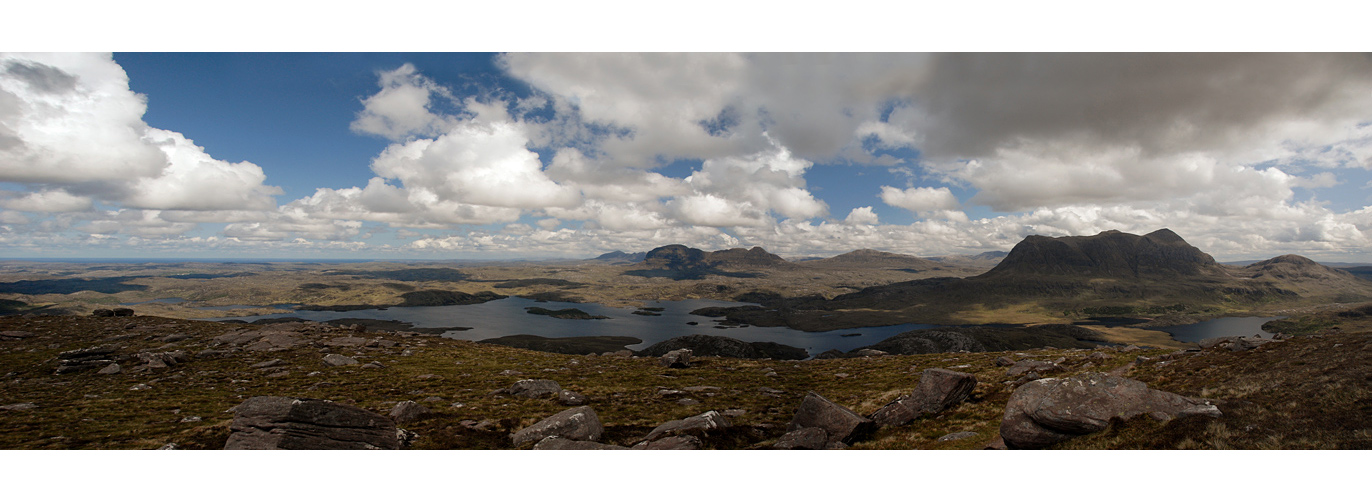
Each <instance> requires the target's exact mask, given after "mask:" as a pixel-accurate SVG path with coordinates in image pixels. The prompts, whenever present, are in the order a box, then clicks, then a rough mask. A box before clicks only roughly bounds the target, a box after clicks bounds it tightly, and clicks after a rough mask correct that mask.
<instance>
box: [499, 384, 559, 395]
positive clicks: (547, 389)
mask: <svg viewBox="0 0 1372 500" xmlns="http://www.w3.org/2000/svg"><path fill="white" fill-rule="evenodd" d="M502 392H503V393H505V394H509V395H511V396H517V397H521V398H530V399H544V398H555V397H557V395H558V393H560V392H562V386H560V385H558V384H557V382H555V381H552V380H548V379H524V380H520V381H518V382H515V383H514V385H511V386H510V387H509V388H506V389H505V390H504V391H502Z"/></svg>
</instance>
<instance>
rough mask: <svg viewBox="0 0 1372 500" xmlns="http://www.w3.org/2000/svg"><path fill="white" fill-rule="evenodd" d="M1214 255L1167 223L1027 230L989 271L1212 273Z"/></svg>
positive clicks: (1215, 268)
mask: <svg viewBox="0 0 1372 500" xmlns="http://www.w3.org/2000/svg"><path fill="white" fill-rule="evenodd" d="M1221 270H1222V268H1221V267H1220V266H1219V265H1218V264H1216V263H1215V259H1214V258H1212V257H1210V255H1208V254H1206V253H1205V252H1202V251H1200V250H1199V249H1197V248H1196V247H1193V246H1191V245H1190V244H1188V243H1186V240H1183V239H1182V238H1181V237H1180V236H1177V234H1176V233H1174V232H1172V231H1171V230H1168V229H1159V230H1157V231H1154V232H1152V233H1148V234H1146V235H1143V236H1138V235H1134V234H1129V233H1122V232H1119V231H1106V232H1103V233H1100V234H1097V235H1094V236H1064V237H1059V238H1050V237H1047V236H1029V237H1027V238H1025V239H1024V241H1021V242H1020V243H1019V244H1018V245H1015V248H1013V249H1011V250H1010V253H1009V254H1008V255H1006V256H1005V259H1004V260H1002V261H1001V263H1000V264H999V265H997V266H996V267H995V268H993V269H992V270H991V271H990V272H988V273H987V276H988V277H992V276H1004V275H1024V274H1037V275H1059V276H1086V277H1112V278H1145V277H1156V278H1165V277H1171V276H1197V275H1205V274H1214V273H1218V272H1222V271H1221Z"/></svg>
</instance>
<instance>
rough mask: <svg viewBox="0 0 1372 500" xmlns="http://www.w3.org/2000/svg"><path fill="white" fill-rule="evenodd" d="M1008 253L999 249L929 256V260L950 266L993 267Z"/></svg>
mask: <svg viewBox="0 0 1372 500" xmlns="http://www.w3.org/2000/svg"><path fill="white" fill-rule="evenodd" d="M1006 255H1009V252H1001V251H998V250H997V251H991V252H982V253H979V254H976V255H944V256H940V257H929V258H928V260H932V261H934V262H940V263H943V264H947V265H950V266H962V267H981V268H991V267H995V266H996V264H1000V261H1001V260H1002V259H1004V258H1005V256H1006Z"/></svg>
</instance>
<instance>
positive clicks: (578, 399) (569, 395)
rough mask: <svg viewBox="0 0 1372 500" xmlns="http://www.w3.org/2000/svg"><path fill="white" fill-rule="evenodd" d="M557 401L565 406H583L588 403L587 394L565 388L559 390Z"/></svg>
mask: <svg viewBox="0 0 1372 500" xmlns="http://www.w3.org/2000/svg"><path fill="white" fill-rule="evenodd" d="M557 403H558V404H560V405H563V406H581V405H584V404H586V396H582V395H581V393H579V392H576V391H569V390H567V389H563V390H561V391H558V392H557Z"/></svg>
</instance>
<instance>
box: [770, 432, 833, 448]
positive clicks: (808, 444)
mask: <svg viewBox="0 0 1372 500" xmlns="http://www.w3.org/2000/svg"><path fill="white" fill-rule="evenodd" d="M828 442H829V433H828V432H825V431H824V429H821V428H819V427H805V428H802V429H796V430H793V431H791V432H787V433H786V434H783V435H782V436H781V438H780V439H777V442H776V444H774V445H772V447H773V448H776V449H779V450H822V449H824V448H826V447H827V446H828Z"/></svg>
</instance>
